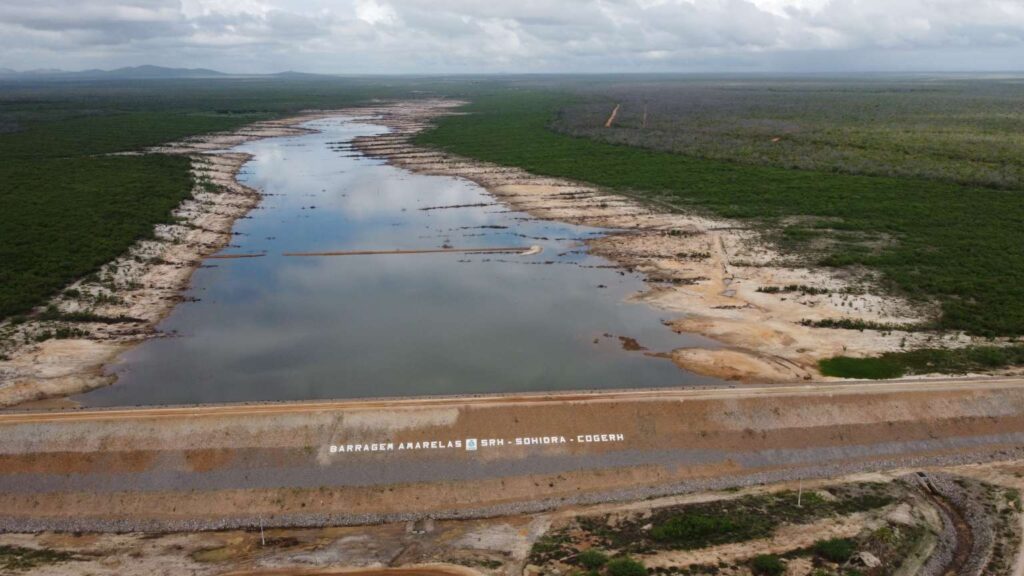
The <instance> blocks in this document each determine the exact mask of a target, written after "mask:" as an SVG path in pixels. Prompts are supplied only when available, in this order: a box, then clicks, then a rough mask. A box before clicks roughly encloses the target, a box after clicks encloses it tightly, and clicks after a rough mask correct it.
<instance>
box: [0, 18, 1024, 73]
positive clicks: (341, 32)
mask: <svg viewBox="0 0 1024 576" xmlns="http://www.w3.org/2000/svg"><path fill="white" fill-rule="evenodd" d="M140 64H158V65H163V66H186V67H209V68H216V69H219V70H223V71H227V72H239V73H262V72H276V71H282V70H301V71H309V72H325V73H360V74H361V73H435V72H437V73H452V72H455V73H463V72H465V73H473V72H622V71H651V72H661V71H750V70H764V71H832V70H836V71H847V70H860V71H878V70H900V71H906V70H951V71H961V70H965V71H971V70H1021V69H1024V0H333V1H329V0H0V67H6V68H14V69H17V70H25V69H33V68H62V69H67V70H74V69H83V68H94V67H95V68H115V67H120V66H133V65H140Z"/></svg>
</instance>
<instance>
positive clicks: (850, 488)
mask: <svg viewBox="0 0 1024 576" xmlns="http://www.w3.org/2000/svg"><path fill="white" fill-rule="evenodd" d="M892 490H894V488H893V487H892V486H890V485H884V484H873V483H864V484H849V485H843V486H837V487H834V488H832V489H830V490H829V491H830V492H831V493H832V495H833V496H835V498H834V499H833V498H828V499H826V498H824V497H822V496H820V495H819V494H817V493H815V492H808V493H805V494H804V495H803V498H802V504H801V506H800V507H797V505H796V504H797V493H796V492H793V491H783V492H778V493H774V494H761V495H750V496H744V497H741V498H736V499H728V500H720V501H715V502H706V503H700V504H687V505H683V506H676V507H672V508H666V509H662V510H659V511H657V512H655V514H654V515H653V516H652V517H651V518H649V519H643V520H628V521H620V522H618V523H617V524H616V525H615V526H614V527H610V526H608V519H607V518H606V517H592V518H586V517H585V518H580V519H579V523H580V527H581V529H582V530H584V531H585V532H587V533H589V535H590V536H591V537H593V538H594V539H595V540H594V543H595V545H599V546H601V547H602V548H605V549H609V550H619V551H622V552H624V553H631V554H646V553H650V552H652V551H654V550H659V549H671V550H696V549H700V548H706V547H708V546H716V545H720V544H728V543H733V542H746V541H749V540H755V539H758V538H766V537H770V536H771V535H772V534H773V533H774V532H775V530H776V528H778V526H780V525H781V524H784V523H790V524H806V523H808V522H813V521H815V520H817V519H820V518H823V517H829V516H832V515H848V514H853V513H855V512H863V511H866V510H873V509H877V508H880V507H883V506H887V505H888V504H890V503H892V502H893V499H894V498H893V496H892V494H891V491H892ZM646 523H650V524H652V526H651V527H650V529H649V530H645V529H644V525H645V524H646ZM564 544H565V542H564V541H560V542H559V545H560V546H564ZM538 565H539V564H538Z"/></svg>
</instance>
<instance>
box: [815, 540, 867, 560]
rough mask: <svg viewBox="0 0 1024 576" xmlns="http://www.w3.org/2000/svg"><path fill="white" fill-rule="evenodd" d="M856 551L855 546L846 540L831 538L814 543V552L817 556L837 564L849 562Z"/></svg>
mask: <svg viewBox="0 0 1024 576" xmlns="http://www.w3.org/2000/svg"><path fill="white" fill-rule="evenodd" d="M856 551H857V546H856V545H855V544H854V542H853V541H852V540H850V539H848V538H831V539H829V540H818V541H817V542H815V543H814V552H815V553H816V554H817V555H818V556H821V557H822V558H824V559H826V560H829V561H831V562H835V563H837V564H842V563H843V562H846V561H847V560H849V559H850V556H853V553H854V552H856Z"/></svg>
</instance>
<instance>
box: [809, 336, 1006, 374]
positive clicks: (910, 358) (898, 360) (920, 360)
mask: <svg viewBox="0 0 1024 576" xmlns="http://www.w3.org/2000/svg"><path fill="white" fill-rule="evenodd" d="M1020 365H1024V345H1019V344H1018V345H1014V346H1005V347H1003V346H972V347H968V348H959V349H944V348H925V349H921V350H911V351H908V352H888V353H885V354H882V355H881V356H878V357H875V358H851V357H849V356H836V357H834V358H828V359H825V360H822V361H820V362H819V363H818V367H819V369H820V370H821V373H822V374H824V375H826V376H835V377H839V378H859V379H870V380H879V379H885V378H899V377H901V376H908V375H912V374H967V373H969V372H984V371H986V370H995V369H998V368H1006V367H1010V366H1020Z"/></svg>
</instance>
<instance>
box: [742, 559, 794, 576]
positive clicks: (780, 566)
mask: <svg viewBox="0 0 1024 576" xmlns="http://www.w3.org/2000/svg"><path fill="white" fill-rule="evenodd" d="M750 570H751V571H752V572H753V573H754V574H756V575H757V576H782V574H785V573H786V563H785V562H783V561H782V559H781V558H779V557H778V556H776V555H774V554H762V555H760V556H755V557H754V559H753V560H751V561H750Z"/></svg>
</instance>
